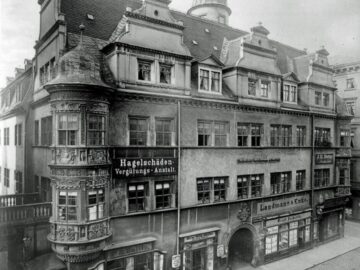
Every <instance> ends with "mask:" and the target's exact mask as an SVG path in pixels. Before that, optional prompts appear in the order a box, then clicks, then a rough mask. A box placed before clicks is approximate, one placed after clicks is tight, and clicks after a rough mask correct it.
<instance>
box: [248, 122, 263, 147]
mask: <svg viewBox="0 0 360 270" xmlns="http://www.w3.org/2000/svg"><path fill="white" fill-rule="evenodd" d="M262 128H263V127H262V125H260V124H251V127H250V136H251V146H255V147H256V146H260V145H261V134H262Z"/></svg>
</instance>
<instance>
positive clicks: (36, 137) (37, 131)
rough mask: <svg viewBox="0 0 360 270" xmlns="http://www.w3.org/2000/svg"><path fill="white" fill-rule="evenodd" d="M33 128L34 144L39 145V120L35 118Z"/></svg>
mask: <svg viewBox="0 0 360 270" xmlns="http://www.w3.org/2000/svg"><path fill="white" fill-rule="evenodd" d="M34 129H35V130H34V144H35V145H39V120H35V125H34Z"/></svg>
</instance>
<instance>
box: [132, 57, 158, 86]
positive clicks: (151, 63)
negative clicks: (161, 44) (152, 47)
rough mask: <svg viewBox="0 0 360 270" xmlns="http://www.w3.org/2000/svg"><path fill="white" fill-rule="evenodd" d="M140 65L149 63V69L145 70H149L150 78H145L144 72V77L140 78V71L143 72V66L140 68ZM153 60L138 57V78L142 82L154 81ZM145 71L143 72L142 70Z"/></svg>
mask: <svg viewBox="0 0 360 270" xmlns="http://www.w3.org/2000/svg"><path fill="white" fill-rule="evenodd" d="M140 65H148V66H149V69H148V70H145V71H146V72H149V79H148V80H147V79H145V77H144V74H142V76H143V79H141V78H140V72H142V68H140ZM153 65H154V61H153V60H147V59H137V77H136V80H137V81H140V82H153V74H152V72H153V69H154V68H153ZM142 73H143V72H142Z"/></svg>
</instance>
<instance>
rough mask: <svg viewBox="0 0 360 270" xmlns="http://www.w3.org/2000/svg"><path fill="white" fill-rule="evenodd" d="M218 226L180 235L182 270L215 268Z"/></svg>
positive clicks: (211, 269) (216, 266)
mask: <svg viewBox="0 0 360 270" xmlns="http://www.w3.org/2000/svg"><path fill="white" fill-rule="evenodd" d="M218 231H219V228H210V229H205V230H201V231H196V232H190V233H186V234H182V235H180V239H181V254H182V270H216V269H218V262H217V256H216V250H217V235H218Z"/></svg>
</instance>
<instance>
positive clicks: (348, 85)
mask: <svg viewBox="0 0 360 270" xmlns="http://www.w3.org/2000/svg"><path fill="white" fill-rule="evenodd" d="M346 88H347V89H354V88H355V83H354V78H350V79H347V80H346Z"/></svg>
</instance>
